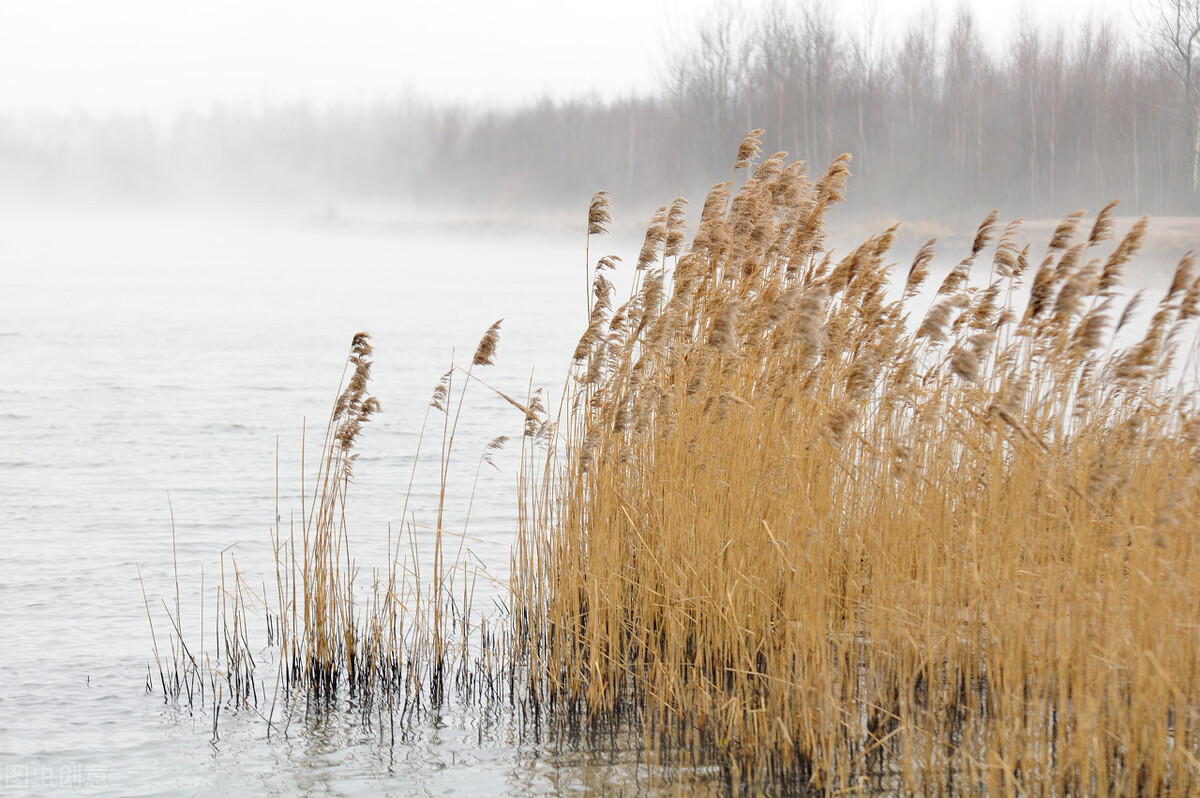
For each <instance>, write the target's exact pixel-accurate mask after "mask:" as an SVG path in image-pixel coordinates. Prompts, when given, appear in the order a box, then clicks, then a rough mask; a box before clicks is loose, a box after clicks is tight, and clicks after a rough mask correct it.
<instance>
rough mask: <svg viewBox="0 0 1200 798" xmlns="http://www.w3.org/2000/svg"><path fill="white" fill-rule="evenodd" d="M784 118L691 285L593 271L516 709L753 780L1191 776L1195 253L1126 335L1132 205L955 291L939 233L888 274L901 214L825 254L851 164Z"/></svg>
mask: <svg viewBox="0 0 1200 798" xmlns="http://www.w3.org/2000/svg"><path fill="white" fill-rule="evenodd" d="M760 135H761V131H754V132H753V133H751V134H750V136H749V137H748V138H747V140H746V142H744V143H743V144H742V146H741V148H740V149H739V152H738V158H737V164H736V168H735V178H736V176H737V173H738V172H739V171H741V172H743V173H745V174H746V175H747V176H746V178H745V180H744V182H743V183H742V185H741V188H740V190H739V191H737V192H736V194H734V195H733V197H732V199H729V198H728V195H729V193H730V187H731V185H732V184H730V183H726V184H721V185H718V186H716V187H714V189H713V192H712V194H711V195H710V197H709V200H708V202H706V203H705V205H704V208H705V210H704V213H703V215H702V216H701V219H700V223H699V227H698V229H697V231H696V234H695V238H694V241H693V243H692V245H691V247H690V248H686V249H684V248H679V247H675V249H674V250H673V252H674V253H676V254H677V255H678V257H677V259H676V260H675V262H674V264H673V271H672V270H671V269H670V266H671V265H672V264H668V263H667V260H666V259H665V258H664V259H663V260H662V262H661V264H662V266H663V267H664V268H663V270H662V272H661V273H660V279H658V280H657V281H655V280H651V279H646V280H639V281H637V282H635V290H634V293H633V295H632V296H631V297H630V299H629V300H628V301H627V302H626V303H625V304H624V305H623V306H621V307H620V308H619V309H618V310H616V311H613V310H611V304H612V303H611V299H610V296H609V295H610V286H609V285H608V283H607V281H605V280H603V278H602V277H601V278H598V279H597V280H596V281H595V286H594V297H595V298H594V301H593V302H591V303H590V311H591V312H590V317H589V323H588V327H587V331H586V332H585V333H584V335H583V337H582V338H581V340H580V342H579V346H578V348H577V349H576V352H575V363H576V366H575V369H574V370H573V372H572V374H573V376H572V378H571V381H570V383H569V385H568V393H569V394H570V395H569V397H568V399H567V400H566V401H565V402H564V405H563V406H564V408H565V410H564V418H562V419H560V423H559V426H558V429H559V430H560V431H561V435H562V437H561V439H560V441H559V444H560V445H557V446H551V447H548V448H547V449H546V450H545V451H542V452H540V453H538V454H536V455H531V459H530V461H529V462H528V464H527V466H526V469H527V470H526V474H527V478H528V481H527V489H526V491H525V493H524V496H525V499H524V507H523V511H522V519H523V526H522V530H521V538H520V541H519V544H518V547H517V550H516V553H515V555H514V556H515V565H514V579H513V585H512V589H513V594H512V601H513V604H514V611H513V613H512V617H513V618H515V619H519V623H517V624H515V625H514V627H513V630H512V635H513V641H514V650H513V654H514V655H515V656H517V657H518V658H519V662H520V665H521V667H522V668H523V669H524V670H523V673H524V674H525V678H526V680H527V681H526V685H527V693H528V695H527V699H526V700H528V701H530V702H533V703H536V704H538V705H539V706H542V707H545V708H547V711H549V710H550V709H551V708H553V709H555V710H556V711H557V712H559V713H561V714H566V715H575V716H578V717H580V718H584V719H587V720H590V721H591V722H606V721H612V720H613V719H626V720H630V719H633V720H635V721H636V724H637V725H638V727H639V728H642V729H644V730H646V734H647V735H648V739H650V740H651V741H652V744H653V746H654V747H655V748H656V749H657V750H659V751H663V752H681V751H682V752H687V751H693V752H704V753H702V754H697V756H700V757H702V758H705V759H706V761H717V762H720V763H721V764H722V765H723V767H724V768H725V770H726V773H727V774H728V778H729V780H730V783H731V784H732V785H747V784H749V785H759V786H762V785H775V787H776V788H779V787H780V785H789V784H790V785H792V786H793V787H806V788H814V789H817V790H820V791H825V792H836V791H841V790H855V789H866V790H868V791H870V790H872V789H875V790H886V791H896V790H898V791H902V792H906V793H907V792H910V791H911V792H922V793H943V792H944V793H958V792H973V791H980V792H985V793H987V794H1064V795H1065V794H1071V795H1075V794H1096V793H1102V794H1103V793H1108V794H1125V795H1132V794H1170V795H1188V794H1194V793H1195V792H1196V791H1197V790H1198V789H1200V710H1198V709H1197V708H1198V707H1200V580H1198V579H1197V578H1196V574H1197V573H1200V539H1198V538H1197V534H1196V530H1197V521H1198V518H1200V491H1198V490H1197V487H1198V486H1197V479H1198V476H1200V415H1198V414H1197V410H1196V403H1195V399H1196V395H1195V391H1194V388H1195V375H1196V371H1195V369H1196V347H1197V345H1196V342H1195V341H1196V339H1195V329H1194V324H1193V320H1194V318H1195V316H1196V314H1197V298H1198V297H1200V280H1198V279H1197V277H1196V275H1195V274H1194V272H1193V267H1192V259H1191V257H1190V255H1189V256H1188V257H1186V258H1184V260H1183V262H1182V263H1181V264H1180V266H1179V269H1178V271H1177V273H1176V276H1175V279H1174V281H1173V282H1172V285H1171V287H1170V289H1169V290H1168V291H1167V293H1166V294H1165V295H1164V296H1162V297H1161V298H1160V299H1159V302H1158V304H1157V306H1156V307H1155V309H1154V311H1153V313H1152V315H1151V319H1150V321H1149V323H1148V325H1147V328H1146V330H1145V332H1144V334H1143V335H1142V336H1141V337H1140V339H1139V340H1138V341H1137V342H1136V343H1134V344H1132V345H1130V346H1128V347H1126V348H1121V349H1116V350H1113V349H1112V348H1111V340H1112V338H1113V336H1115V334H1116V328H1118V327H1121V326H1124V325H1127V324H1129V323H1130V318H1131V315H1132V314H1131V313H1130V312H1128V311H1127V312H1126V313H1125V314H1124V315H1123V316H1121V317H1120V320H1119V321H1118V319H1117V316H1116V314H1117V311H1118V309H1119V307H1120V305H1119V304H1118V295H1117V285H1118V282H1119V279H1120V275H1121V271H1122V269H1123V268H1124V267H1125V265H1126V263H1127V262H1128V261H1129V260H1130V258H1131V257H1132V256H1133V255H1134V254H1135V253H1136V251H1137V249H1138V246H1139V244H1140V241H1141V238H1142V236H1143V235H1144V232H1145V220H1142V221H1140V222H1138V223H1137V224H1136V225H1134V226H1133V228H1132V229H1131V230H1130V231H1129V232H1128V233H1127V234H1126V235H1125V236H1124V238H1123V239H1121V240H1120V241H1119V242H1118V243H1117V244H1116V246H1115V247H1113V246H1112V245H1111V242H1110V237H1111V235H1112V230H1113V226H1114V221H1113V219H1112V211H1113V205H1111V204H1110V205H1109V206H1107V207H1105V209H1104V210H1103V211H1102V212H1101V213H1100V214H1099V215H1098V216H1097V218H1096V220H1095V221H1094V223H1093V224H1092V225H1091V227H1090V229H1087V230H1080V229H1078V227H1079V225H1078V223H1079V222H1080V221H1081V219H1082V216H1083V214H1082V213H1080V214H1073V215H1072V216H1070V217H1068V218H1067V220H1065V221H1064V223H1063V225H1061V226H1060V227H1059V229H1058V230H1057V231H1056V233H1055V235H1054V238H1053V240H1052V241H1051V243H1050V246H1049V247H1048V249H1047V251H1046V253H1045V255H1044V257H1043V259H1042V260H1041V261H1040V265H1038V266H1037V267H1036V268H1031V261H1030V251H1029V248H1028V247H1022V246H1020V245H1019V243H1018V239H1017V236H1018V222H1014V223H1012V224H1010V225H1008V226H1007V227H1005V228H1004V229H1003V231H998V229H997V215H996V214H992V215H990V216H989V217H988V218H987V219H986V220H985V221H984V223H983V224H982V225H981V226H980V228H979V231H978V234H977V235H976V237H975V240H974V242H973V244H972V246H971V250H970V253H969V254H968V255H967V256H966V258H965V259H964V260H962V261H961V263H959V265H958V266H957V267H955V268H954V269H952V270H951V271H950V272H949V274H948V275H947V276H946V277H945V278H944V279H943V281H942V282H941V284H940V285H939V286H938V287H937V289H936V293H934V294H933V296H932V299H929V298H928V297H927V295H926V294H924V293H922V291H921V284H922V282H923V281H924V280H925V279H926V278H927V276H928V274H929V264H930V261H931V260H932V258H933V251H934V250H933V247H934V242H930V243H929V244H927V245H926V246H925V247H924V248H923V249H922V250H921V252H920V253H919V254H918V256H917V258H916V260H915V261H914V263H913V264H912V267H911V269H909V270H908V272H907V275H906V278H907V279H906V280H905V281H904V283H903V285H900V286H897V288H896V289H895V290H892V289H891V283H890V277H889V268H888V266H887V265H886V261H885V255H886V253H887V251H888V249H889V246H890V245H891V243H892V239H893V237H894V235H895V228H892V229H889V230H887V231H885V232H883V233H881V234H880V235H878V236H875V237H872V238H870V239H868V240H867V241H866V242H864V243H863V244H862V245H861V246H859V247H858V248H857V249H855V250H854V251H852V252H850V253H848V254H847V255H845V256H843V257H841V258H840V259H835V258H834V256H833V253H832V252H830V251H828V250H826V249H825V247H824V243H823V242H824V239H825V231H824V222H823V220H824V217H825V214H826V213H827V212H828V211H829V210H830V208H832V207H833V206H834V205H835V204H836V203H837V202H840V201H841V200H842V192H843V190H844V187H845V183H846V178H847V176H848V169H847V166H848V163H849V157H848V156H843V157H841V158H839V159H837V160H836V161H834V163H833V165H832V166H831V167H830V168H829V169H828V170H827V171H826V172H825V173H824V175H823V176H822V177H821V178H820V179H818V180H817V181H816V182H810V181H809V180H808V179H807V178H806V177H805V174H804V171H803V169H802V167H801V166H800V165H798V164H791V165H788V164H786V163H785V161H784V157H785V156H784V155H783V154H778V155H776V156H774V157H773V158H772V159H769V160H768V161H765V162H763V163H761V164H758V166H757V167H755V162H756V159H757V157H758V152H759V136H760ZM667 218H668V217H667V216H666V215H665V213H664V211H660V213H659V214H658V215H656V217H655V220H654V222H653V223H652V225H651V230H650V232H648V233H647V239H646V241H647V243H646V245H645V246H644V247H643V251H642V256H641V257H640V258H639V260H638V269H639V271H643V272H644V270H647V269H648V268H649V266H650V265H651V264H652V263H654V261H655V258H656V247H657V246H658V244H659V243H660V242H661V241H662V240H663V238H664V235H665V232H664V231H665V230H666V223H665V222H666V219H667ZM998 233H999V234H998ZM993 242H995V244H994V245H993ZM1105 247H1108V249H1107V251H1106V250H1105ZM1106 253H1107V254H1106ZM926 303H928V304H926ZM1189 344H1190V346H1189ZM1184 346H1189V348H1188V349H1187V357H1186V358H1185V359H1184V360H1183V361H1182V362H1181V361H1180V358H1179V355H1180V353H1181V352H1182V351H1183V349H1182V347H1184ZM539 477H540V478H541V479H542V480H544V481H542V482H538V481H537V478H539ZM785 789H786V788H785Z"/></svg>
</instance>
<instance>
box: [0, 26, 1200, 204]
mask: <svg viewBox="0 0 1200 798" xmlns="http://www.w3.org/2000/svg"><path fill="white" fill-rule="evenodd" d="M1139 33H1140V35H1139V36H1137V37H1135V38H1132V39H1131V38H1127V37H1123V36H1121V35H1119V34H1118V32H1117V31H1116V30H1115V29H1113V28H1112V27H1109V26H1106V25H1104V24H1102V23H1096V24H1088V25H1084V26H1081V27H1078V28H1075V29H1071V30H1057V31H1051V32H1047V31H1044V30H1038V29H1035V28H1033V27H1029V26H1025V27H1019V28H1018V29H1017V30H1016V32H1015V33H1014V34H1013V35H1012V36H1011V37H1010V38H1009V39H1008V41H1007V42H1006V43H1005V44H1004V45H1003V46H1001V47H1000V48H990V49H989V48H987V47H985V46H984V45H983V42H982V39H981V35H980V31H979V28H978V26H977V24H976V23H975V21H974V19H973V18H972V17H971V15H970V14H969V13H967V12H965V11H964V12H962V13H960V14H959V15H957V16H956V17H955V18H953V19H937V18H935V17H933V16H931V15H929V14H927V15H925V16H923V17H918V18H915V19H914V20H913V21H912V22H911V23H910V26H909V27H908V28H907V30H904V31H901V32H898V33H896V34H894V35H891V36H884V35H882V32H881V31H879V30H877V29H875V28H874V27H873V26H872V25H870V24H867V25H865V26H864V27H862V28H859V29H853V30H850V29H846V28H844V27H838V26H837V25H836V24H835V22H834V18H833V16H832V15H831V14H829V13H827V11H825V10H823V9H822V7H821V6H819V5H817V4H807V5H803V6H800V7H798V8H793V9H784V8H783V7H782V6H777V7H774V8H770V9H768V10H767V11H765V12H763V13H762V14H760V15H758V16H755V17H749V18H747V17H739V16H737V15H736V14H735V13H734V12H733V11H727V12H725V13H724V14H722V15H717V16H715V17H712V18H710V19H709V20H708V21H706V22H705V23H703V24H702V25H700V26H699V27H697V28H696V29H694V30H692V31H690V32H686V33H683V34H679V35H676V36H672V37H669V38H670V42H669V43H668V44H666V45H665V46H667V47H669V48H670V52H671V55H670V57H669V60H668V63H669V68H668V69H667V70H666V74H665V76H664V78H663V79H662V81H661V83H660V86H659V88H658V90H657V91H656V92H655V93H653V94H652V95H649V96H632V97H628V98H626V99H622V100H616V101H608V102H601V101H594V100H587V99H580V100H575V101H568V102H561V101H558V102H556V101H550V100H546V101H543V102H539V103H534V104H531V105H526V106H522V107H516V108H512V107H509V108H490V109H489V108H478V107H467V106H460V105H453V104H447V103H442V102H438V101H436V100H431V99H427V98H425V99H422V98H417V97H414V96H410V95H397V97H395V98H391V99H384V100H379V101H377V102H374V103H357V104H349V103H348V104H332V105H331V104H318V103H281V104H277V105H269V106H260V107H246V106H214V107H211V108H207V109H204V110H196V111H189V112H185V113H181V114H179V115H177V116H175V117H174V118H172V119H169V120H162V119H157V118H154V117H152V116H150V115H148V114H144V115H139V114H129V113H113V114H88V113H84V112H72V113H61V114H45V113H42V114H32V113H26V114H18V113H10V114H7V115H0V194H7V195H8V196H9V198H10V199H11V198H15V199H18V200H20V201H30V200H34V201H36V200H38V199H63V198H68V199H69V198H83V199H102V200H104V201H128V202H131V203H155V204H160V203H169V202H189V201H195V202H202V203H210V202H216V203H221V204H232V205H236V204H238V203H253V204H258V203H266V204H269V205H272V206H282V207H287V208H297V209H300V210H302V211H303V212H305V213H310V214H315V215H317V216H325V217H329V218H343V217H353V216H355V215H356V214H357V213H358V209H360V208H364V207H371V208H385V209H388V210H385V211H382V213H384V214H385V215H386V214H389V213H394V214H402V215H409V214H412V215H417V216H421V215H425V216H434V217H436V216H439V214H440V215H441V216H444V215H445V212H444V211H439V210H437V209H452V212H451V213H452V215H456V216H474V217H484V218H487V217H503V218H512V217H526V218H533V217H539V218H547V217H548V218H554V217H555V216H556V215H557V214H563V213H567V212H568V211H569V212H570V213H571V214H572V215H577V213H578V211H579V209H580V208H584V207H586V205H587V202H588V199H589V198H590V197H591V195H592V193H593V192H594V191H596V190H597V189H600V188H604V189H607V190H609V191H610V192H611V194H612V197H613V199H614V202H615V204H616V205H617V206H618V208H623V209H626V210H625V212H623V213H622V216H624V217H625V218H627V219H630V220H631V221H636V222H637V223H641V222H644V221H645V219H644V218H643V217H644V216H645V215H646V214H647V213H648V212H649V211H651V210H653V208H654V207H657V206H658V205H660V204H662V203H664V202H668V201H669V200H670V199H671V198H672V197H674V196H676V195H683V196H686V197H689V198H691V199H693V200H695V201H697V202H698V201H699V200H700V199H701V198H702V197H703V196H704V195H705V193H706V192H707V190H708V188H709V187H710V186H711V185H712V184H714V183H716V182H719V181H722V180H728V179H729V175H728V174H727V173H721V172H720V171H719V170H718V171H715V170H714V169H713V167H712V164H720V163H724V162H726V161H727V160H728V157H729V155H730V153H733V152H735V151H736V149H737V146H738V143H739V142H740V141H741V140H742V138H743V137H744V136H745V134H746V131H747V130H749V129H751V128H758V127H761V128H765V129H766V133H765V135H764V136H763V143H764V146H765V147H766V148H767V151H768V152H770V151H772V150H784V151H787V152H789V153H791V154H792V155H793V156H794V157H799V158H803V159H806V160H807V161H808V162H809V163H810V164H811V165H812V172H813V173H815V174H820V172H821V171H823V169H824V167H825V165H826V164H827V163H829V162H830V161H831V160H832V159H833V158H835V157H836V156H837V155H839V154H840V153H843V152H849V153H851V154H853V156H854V161H853V163H852V165H851V170H852V172H853V173H854V178H853V180H852V181H851V183H850V186H849V189H848V190H849V192H850V194H851V195H852V196H854V198H855V202H854V203H853V204H852V205H853V208H854V209H855V210H854V211H851V213H855V214H857V215H858V217H859V218H860V219H861V220H864V221H873V220H883V219H892V218H902V219H922V220H937V221H942V222H947V223H954V224H962V223H968V222H973V221H977V220H978V218H980V216H981V215H982V214H984V213H986V212H987V211H988V210H990V209H992V208H994V207H999V208H1001V209H1003V211H1004V213H1005V214H1007V215H1010V216H1018V215H1022V216H1029V217H1059V216H1062V215H1063V214H1065V213H1067V212H1070V211H1072V210H1074V209H1075V208H1077V207H1085V208H1092V209H1095V208H1096V207H1098V205H1101V204H1104V203H1105V202H1107V201H1108V200H1109V199H1117V198H1119V199H1121V200H1122V206H1121V210H1122V212H1123V213H1125V214H1133V215H1136V214H1143V213H1149V214H1155V215H1193V214H1195V212H1196V209H1197V207H1200V206H1198V198H1200V193H1198V183H1200V170H1198V168H1197V165H1198V164H1200V156H1198V151H1200V139H1198V136H1197V121H1196V117H1197V84H1200V69H1193V65H1192V64H1191V62H1190V58H1191V56H1190V55H1186V56H1185V55H1181V54H1180V52H1179V51H1178V50H1175V49H1173V48H1172V47H1171V39H1170V36H1171V31H1170V30H1168V29H1167V28H1164V27H1163V26H1161V25H1160V26H1158V27H1157V28H1156V27H1154V26H1153V25H1147V26H1146V27H1145V28H1144V29H1142V30H1141V31H1140V32H1139ZM1197 57H1200V56H1197ZM599 68H602V67H599ZM814 176H815V175H814Z"/></svg>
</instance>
